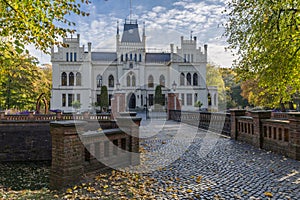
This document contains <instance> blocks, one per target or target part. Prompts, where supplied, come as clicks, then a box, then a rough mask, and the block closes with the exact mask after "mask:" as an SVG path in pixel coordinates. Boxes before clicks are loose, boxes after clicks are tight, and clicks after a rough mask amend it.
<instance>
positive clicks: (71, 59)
mask: <svg viewBox="0 0 300 200" xmlns="http://www.w3.org/2000/svg"><path fill="white" fill-rule="evenodd" d="M72 61H73V53H72V52H71V53H70V62H72Z"/></svg>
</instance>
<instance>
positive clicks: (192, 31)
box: [191, 31, 193, 40]
mask: <svg viewBox="0 0 300 200" xmlns="http://www.w3.org/2000/svg"><path fill="white" fill-rule="evenodd" d="M192 39H193V31H191V40H192Z"/></svg>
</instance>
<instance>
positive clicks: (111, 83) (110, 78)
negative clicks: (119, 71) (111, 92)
mask: <svg viewBox="0 0 300 200" xmlns="http://www.w3.org/2000/svg"><path fill="white" fill-rule="evenodd" d="M114 82H115V81H114V76H113V75H109V77H108V87H114V85H115V83H114Z"/></svg>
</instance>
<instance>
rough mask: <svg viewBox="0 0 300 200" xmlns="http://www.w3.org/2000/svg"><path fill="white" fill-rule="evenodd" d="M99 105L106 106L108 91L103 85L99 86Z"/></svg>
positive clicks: (103, 107)
mask: <svg viewBox="0 0 300 200" xmlns="http://www.w3.org/2000/svg"><path fill="white" fill-rule="evenodd" d="M99 106H100V107H101V109H106V108H108V92H107V87H106V86H105V85H103V86H101V94H100V102H99Z"/></svg>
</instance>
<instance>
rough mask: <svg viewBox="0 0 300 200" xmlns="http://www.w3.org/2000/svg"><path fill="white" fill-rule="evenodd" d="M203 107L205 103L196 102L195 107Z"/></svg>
mask: <svg viewBox="0 0 300 200" xmlns="http://www.w3.org/2000/svg"><path fill="white" fill-rule="evenodd" d="M202 105H203V103H201V101H196V102H195V104H194V107H199V108H201V106H202Z"/></svg>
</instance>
